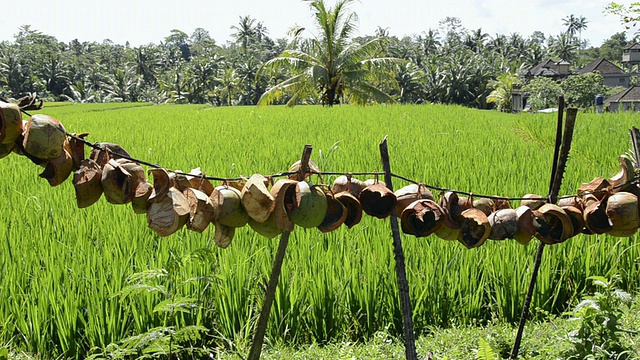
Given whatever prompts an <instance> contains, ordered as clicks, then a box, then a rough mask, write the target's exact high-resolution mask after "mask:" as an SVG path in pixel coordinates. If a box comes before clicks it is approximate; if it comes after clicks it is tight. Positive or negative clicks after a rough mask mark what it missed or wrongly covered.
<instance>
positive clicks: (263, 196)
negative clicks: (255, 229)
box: [240, 174, 275, 223]
mask: <svg viewBox="0 0 640 360" xmlns="http://www.w3.org/2000/svg"><path fill="white" fill-rule="evenodd" d="M268 182H269V181H268V180H267V178H265V177H264V176H262V175H260V174H253V175H252V176H251V177H250V178H249V180H247V183H246V184H245V186H244V188H243V189H242V192H241V193H240V196H241V198H242V206H244V208H245V210H246V211H247V214H249V216H250V217H251V218H252V219H254V220H255V221H257V222H258V223H261V222H264V221H265V220H267V218H268V217H269V215H271V208H272V207H273V202H274V201H275V199H274V197H273V195H271V193H270V192H269V189H267V184H268Z"/></svg>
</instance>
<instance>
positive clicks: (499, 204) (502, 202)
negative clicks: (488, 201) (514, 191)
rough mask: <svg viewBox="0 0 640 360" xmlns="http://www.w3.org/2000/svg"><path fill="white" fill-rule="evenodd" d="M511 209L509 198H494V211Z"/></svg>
mask: <svg viewBox="0 0 640 360" xmlns="http://www.w3.org/2000/svg"><path fill="white" fill-rule="evenodd" d="M504 209H511V203H510V202H509V200H507V199H500V198H496V199H494V200H493V211H494V212H495V211H498V210H504Z"/></svg>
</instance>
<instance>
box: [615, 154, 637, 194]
mask: <svg viewBox="0 0 640 360" xmlns="http://www.w3.org/2000/svg"><path fill="white" fill-rule="evenodd" d="M619 160H620V172H618V173H617V174H616V175H614V176H613V177H612V178H610V179H609V184H611V188H612V190H611V191H612V193H616V192H628V191H629V190H630V189H631V188H632V187H633V184H630V183H629V182H630V181H631V180H633V177H634V175H635V173H634V170H635V169H634V168H633V162H632V161H631V159H629V157H627V156H625V155H620V157H619Z"/></svg>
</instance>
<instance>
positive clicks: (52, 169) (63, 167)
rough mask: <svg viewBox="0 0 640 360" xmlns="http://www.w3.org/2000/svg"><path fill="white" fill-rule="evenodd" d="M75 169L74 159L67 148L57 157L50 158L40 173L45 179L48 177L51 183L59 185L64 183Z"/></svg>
mask: <svg viewBox="0 0 640 360" xmlns="http://www.w3.org/2000/svg"><path fill="white" fill-rule="evenodd" d="M72 171H73V160H72V159H71V155H69V153H68V152H67V151H66V150H62V154H60V156H58V157H57V158H55V159H52V160H48V161H47V163H46V165H45V168H44V171H42V173H41V174H40V175H39V176H40V177H41V178H43V179H47V181H48V182H49V185H51V186H58V185H60V184H62V183H63V182H64V181H65V180H67V178H68V177H69V175H71V172H72Z"/></svg>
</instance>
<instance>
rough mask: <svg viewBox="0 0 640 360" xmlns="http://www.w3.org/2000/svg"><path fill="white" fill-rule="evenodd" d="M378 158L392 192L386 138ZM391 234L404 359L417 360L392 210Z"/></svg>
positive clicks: (401, 255) (395, 218) (401, 254)
mask: <svg viewBox="0 0 640 360" xmlns="http://www.w3.org/2000/svg"><path fill="white" fill-rule="evenodd" d="M380 156H381V157H382V166H383V168H384V182H385V183H386V184H387V188H389V190H391V191H393V184H392V178H391V165H390V163H389V148H388V147H387V137H386V136H385V137H384V139H383V140H382V142H380ZM391 233H392V235H393V253H394V255H395V260H396V275H397V277H398V290H399V292H400V306H401V307H402V329H403V332H404V342H405V357H406V358H407V359H410V360H417V359H418V353H417V352H416V340H415V335H414V333H413V320H412V316H413V314H412V310H411V298H410V296H409V282H408V281H407V272H406V268H405V263H404V251H403V250H402V240H401V239H400V228H399V227H398V216H397V213H396V210H395V209H394V210H393V212H392V213H391Z"/></svg>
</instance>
